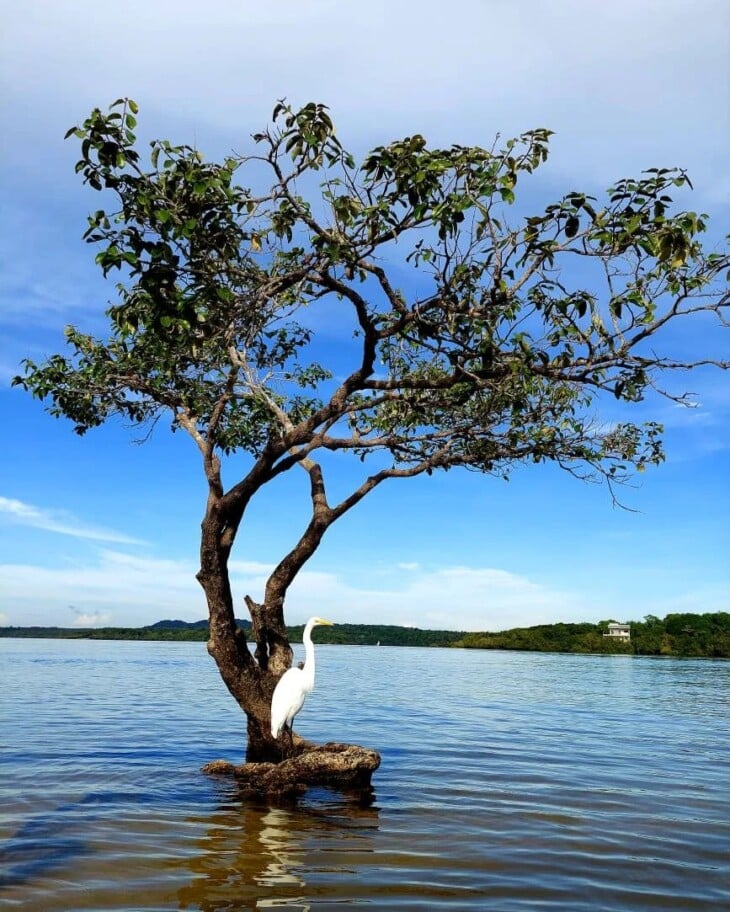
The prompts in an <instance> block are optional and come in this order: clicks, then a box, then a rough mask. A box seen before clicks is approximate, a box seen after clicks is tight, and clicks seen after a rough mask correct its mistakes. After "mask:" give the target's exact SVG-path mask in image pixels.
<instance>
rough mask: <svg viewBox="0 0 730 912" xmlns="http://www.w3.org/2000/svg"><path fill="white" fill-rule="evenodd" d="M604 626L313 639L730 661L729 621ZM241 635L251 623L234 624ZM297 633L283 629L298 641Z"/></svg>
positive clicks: (21, 633) (117, 634) (196, 628)
mask: <svg viewBox="0 0 730 912" xmlns="http://www.w3.org/2000/svg"><path fill="white" fill-rule="evenodd" d="M608 624H609V621H608V620H606V621H600V622H599V623H597V624H592V623H581V624H560V623H558V624H540V625H537V626H534V627H515V628H513V629H510V630H502V631H499V632H496V633H490V632H484V633H465V632H464V631H450V630H423V629H420V628H418V627H399V626H395V625H391V624H337V625H335V626H334V627H327V628H322V630H318V632H317V640H318V642H319V643H322V644H336V645H343V646H376V645H382V646H456V647H461V648H466V649H516V650H525V651H532V652H576V653H617V654H627V655H664V656H707V657H713V658H730V613H728V612H724V611H721V612H715V613H708V614H686V613H685V614H668V615H667V616H666V617H665V618H664V619H661V618H658V617H656V616H654V615H646V616H645V617H644V619H643V621H632V622H631V638H630V639H628V640H622V639H619V638H617V637H608V636H605V634H606V633H607V632H608ZM239 626H240V627H241V628H242V629H243V630H247V629H248V628H250V622H248V621H239ZM302 631H303V626H302V625H297V626H292V627H289V628H287V634H288V636H289V638H290V640H292V641H293V642H297V641H301V637H302ZM0 636H5V637H45V638H59V639H92V640H163V641H165V640H167V641H193V642H195V641H198V642H204V641H205V640H207V639H208V623H207V621H195V622H187V621H177V620H163V621H158V622H157V623H155V624H151V625H148V626H146V627H96V628H87V629H82V628H66V627H0Z"/></svg>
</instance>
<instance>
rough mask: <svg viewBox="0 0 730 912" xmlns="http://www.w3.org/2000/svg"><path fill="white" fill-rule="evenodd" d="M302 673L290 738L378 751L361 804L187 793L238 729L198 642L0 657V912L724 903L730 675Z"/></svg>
mask: <svg viewBox="0 0 730 912" xmlns="http://www.w3.org/2000/svg"><path fill="white" fill-rule="evenodd" d="M396 659H397V661H396ZM318 670H319V680H318V688H317V691H316V692H315V694H314V695H313V697H312V699H311V700H310V701H308V702H307V706H306V708H305V710H304V711H303V712H302V714H301V716H300V717H299V719H300V725H299V728H300V731H301V733H302V734H303V735H304V736H306V737H310V738H313V739H315V740H327V739H332V740H356V741H359V742H361V743H364V744H368V745H372V746H374V747H377V748H378V749H379V750H381V752H382V754H383V764H382V766H381V768H380V770H379V771H378V772H377V774H376V776H375V779H374V785H375V804H374V805H373V806H371V807H361V806H360V805H359V804H358V803H357V802H356V801H354V800H352V799H351V798H349V797H348V796H343V795H340V794H338V793H335V792H329V791H327V790H324V789H322V790H317V791H313V792H310V793H309V794H308V795H307V797H306V799H305V800H303V801H302V802H301V803H299V804H297V805H291V806H281V807H271V806H268V805H266V804H257V803H255V802H252V801H251V800H247V799H243V798H242V797H241V796H240V795H239V794H238V793H237V791H236V789H235V786H234V785H233V784H232V783H228V782H225V781H223V782H221V781H219V780H216V779H209V778H207V777H205V776H202V775H201V774H200V773H199V768H200V766H202V764H203V763H205V762H207V761H209V760H212V759H216V758H218V757H225V758H227V759H231V760H237V759H241V757H242V753H243V749H244V731H243V728H244V726H243V720H242V718H241V716H240V713H239V712H238V710H237V709H236V707H235V706H234V705H233V702H232V701H231V700H230V699H229V698H228V696H227V694H226V693H225V691H224V688H223V687H222V685H221V684H220V682H219V680H218V678H217V672H216V671H215V667H214V665H213V663H212V662H211V661H210V659H209V658H208V656H207V654H206V653H205V649H204V646H202V645H201V644H168V643H101V642H88V641H87V642H83V641H81V642H78V641H77V642H63V641H38V640H36V641H22V640H15V641H13V640H0V701H1V710H2V711H1V713H0V726H1V728H0V857H1V858H2V868H1V869H0V876H1V878H2V879H1V880H0V906H2V907H3V908H5V907H7V908H8V909H33V910H35V909H42V910H49V912H53V910H82V909H96V910H100V909H105V910H106V909H150V910H152V909H189V910H192V909H201V910H231V912H233V910H239V909H241V910H247V909H272V908H286V909H301V910H304V909H325V908H326V909H327V910H328V912H329V910H333V909H347V908H350V907H352V906H357V905H367V906H369V907H370V908H371V909H385V910H388V909H398V910H400V909H417V910H423V909H432V908H433V909H455V910H469V909H474V910H477V909H484V908H488V909H494V910H498V912H512V910H516V912H517V910H519V912H524V910H528V909H529V910H565V912H582V910H585V912H588V910H590V912H596V910H612V912H613V910H616V912H629V910H631V912H634V910H644V909H647V910H649V909H651V910H669V909H677V910H682V912H692V910H708V912H709V910H713V912H714V910H718V909H720V908H723V907H728V906H730V891H729V888H728V885H729V884H730V866H729V865H728V851H727V849H728V846H729V845H730V824H729V822H728V821H730V776H729V773H728V770H729V769H730V736H729V734H728V725H727V719H728V704H729V703H730V663H728V662H721V661H720V662H713V661H695V660H692V661H678V660H652V659H635V658H629V657H591V656H550V655H535V654H533V655H530V654H518V653H499V652H468V653H463V652H460V651H456V650H418V649H414V650H397V651H396V650H393V649H389V648H385V647H381V648H380V649H373V648H370V649H368V648H354V647H353V648H345V647H321V661H320V663H319V669H318Z"/></svg>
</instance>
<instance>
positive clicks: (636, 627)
mask: <svg viewBox="0 0 730 912" xmlns="http://www.w3.org/2000/svg"><path fill="white" fill-rule="evenodd" d="M609 623H610V621H608V620H606V621H600V622H599V623H598V624H588V623H586V624H540V625H538V626H535V627H516V628H514V629H512V630H503V631H500V632H498V633H468V634H466V635H465V636H464V637H462V638H461V639H459V640H458V641H456V642H455V643H453V645H454V646H462V647H465V648H467V649H524V650H529V651H534V652H583V653H589V652H590V653H618V654H626V655H664V656H708V657H713V658H730V613H728V612H725V611H720V612H715V613H709V614H668V615H667V616H666V617H665V618H664V619H663V620H662V619H661V618H658V617H656V616H655V615H651V614H648V615H646V616H645V617H644V620H643V621H631V637H630V639H620V638H618V637H610V636H606V635H605V634H607V633H608V625H609Z"/></svg>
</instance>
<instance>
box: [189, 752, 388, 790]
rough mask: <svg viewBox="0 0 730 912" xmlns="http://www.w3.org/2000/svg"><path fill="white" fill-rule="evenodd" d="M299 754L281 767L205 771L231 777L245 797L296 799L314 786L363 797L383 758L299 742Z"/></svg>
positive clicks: (228, 766)
mask: <svg viewBox="0 0 730 912" xmlns="http://www.w3.org/2000/svg"><path fill="white" fill-rule="evenodd" d="M295 750H296V754H295V755H294V756H293V757H290V758H289V759H286V760H282V761H281V763H244V764H241V765H239V766H236V764H234V763H229V762H228V761H227V760H214V761H213V762H212V763H206V764H205V766H204V767H203V768H202V771H203V772H204V773H207V774H209V775H212V776H232V777H233V778H234V779H235V780H236V782H237V784H238V785H239V787H240V788H241V789H242V791H243V792H244V793H245V794H250V795H258V796H262V795H266V796H268V797H287V798H295V797H297V796H299V795H303V794H304V793H305V792H306V790H307V788H308V787H309V786H311V785H325V786H329V787H333V788H337V789H343V790H346V791H349V790H354V791H357V792H360V793H362V794H367V793H369V792H370V791H371V788H370V779H371V777H372V775H373V773H374V772H375V770H376V769H377V768H378V767H379V766H380V754H379V753H378V752H377V751H374V750H370V749H369V748H367V747H358V746H357V745H354V744H339V743H337V742H330V743H328V744H321V745H316V744H311V743H310V742H304V741H301V740H299V739H297V742H296V744H295Z"/></svg>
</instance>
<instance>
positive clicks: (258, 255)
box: [15, 99, 730, 712]
mask: <svg viewBox="0 0 730 912" xmlns="http://www.w3.org/2000/svg"><path fill="white" fill-rule="evenodd" d="M137 113H138V111H137V106H136V104H135V103H134V102H133V101H131V100H128V99H120V100H118V101H117V102H115V103H114V104H113V105H112V106H111V107H110V109H109V110H108V111H106V112H102V111H101V110H99V109H96V110H94V111H93V112H92V113H91V115H90V116H89V117H88V118H87V119H86V121H85V122H84V123H83V124H82V125H81V126H79V127H76V128H73V129H72V130H70V131H69V134H68V135H69V136H74V137H76V138H77V139H78V140H80V144H81V157H80V159H79V161H78V164H77V165H76V170H77V172H79V173H80V174H81V176H82V178H83V180H84V182H85V183H87V184H88V185H89V186H90V187H92V188H94V189H95V190H98V191H101V192H102V194H103V196H104V199H105V200H109V201H110V202H109V204H108V205H107V206H106V208H103V209H99V210H98V211H96V212H94V213H93V214H92V215H91V216H90V217H89V224H88V229H87V231H86V234H85V238H86V240H87V241H89V242H90V243H92V244H95V245H97V246H98V249H99V252H98V254H97V256H96V262H97V263H98V265H99V266H100V267H101V269H102V271H103V273H104V275H105V276H106V275H118V276H119V278H120V281H119V284H118V285H117V297H116V300H115V302H114V303H113V305H112V306H111V307H110V308H109V310H108V317H109V330H110V334H109V337H108V338H106V339H97V338H94V337H92V336H91V335H88V334H86V333H84V332H82V331H81V330H79V329H77V328H75V327H69V328H67V330H66V336H67V342H68V346H69V351H70V353H69V354H66V355H62V354H57V355H53V356H52V357H50V358H49V359H48V360H47V361H46V362H45V363H43V364H36V363H33V362H32V361H26V362H25V373H24V375H23V376H22V377H18V378H16V381H15V382H16V383H19V384H21V385H22V386H24V387H25V388H26V389H28V390H30V391H31V392H32V393H33V394H34V395H36V396H38V397H40V398H42V399H45V400H47V401H48V403H49V405H48V408H49V411H50V412H51V414H54V415H63V416H66V417H67V418H69V419H70V420H71V421H72V422H73V423H74V427H75V429H76V431H77V432H78V433H85V432H86V431H88V430H89V429H90V428H93V427H95V426H97V425H99V424H101V423H102V422H104V421H106V420H107V419H109V418H110V417H112V416H122V417H123V418H125V419H126V420H127V421H130V422H132V423H133V424H146V423H149V422H154V421H156V420H157V419H158V418H159V417H160V416H161V415H167V416H168V418H169V419H170V421H171V424H172V427H173V429H176V430H177V429H182V430H184V431H185V432H187V433H188V434H189V435H190V436H191V437H192V438H193V440H194V441H195V443H196V445H197V446H198V448H199V450H200V454H201V457H202V463H203V468H204V471H205V475H206V478H207V482H208V487H209V498H208V506H207V510H206V517H205V520H204V523H203V536H202V548H201V571H200V574H199V579H200V581H201V583H202V585H203V587H204V589H205V591H206V595H207V598H208V604H209V609H210V612H211V646H210V648H211V652H212V653H213V655H214V656H215V657H216V659H217V660H218V664H219V667H220V668H221V672H222V674H223V677H224V679H225V680H226V683H227V684H228V686H229V688H230V689H231V690H232V692H233V693H234V695H235V694H238V698H239V702H242V705H245V706H248V705H249V704H247V703H246V700H245V699H244V698H243V697H241V696H240V694H241V693H243V689H245V688H243V685H242V684H241V680H243V679H245V678H246V675H247V674H253V673H254V671H255V672H256V673H257V674H258V673H259V672H261V673H263V674H264V675H270V676H271V677H270V678H267V681H268V682H269V683H268V684H267V685H266V686H267V687H269V689H270V686H271V681H273V680H275V678H276V677H277V676H278V675H279V674H280V673H281V671H282V670H283V669H284V668H285V667H287V665H288V664H289V663H290V662H291V651H290V649H289V646H288V642H287V640H286V635H285V631H284V621H283V602H284V597H285V595H286V591H287V589H288V587H289V585H290V584H291V582H292V580H293V579H294V577H295V576H296V574H297V573H298V571H299V570H300V569H301V567H302V566H303V564H304V563H305V562H306V560H308V558H309V557H311V555H312V554H313V553H314V551H315V550H316V548H317V547H318V545H319V543H320V541H321V539H322V536H323V535H324V532H325V531H326V530H327V529H328V528H329V527H330V526H331V525H332V523H333V522H334V521H336V520H337V519H338V518H339V517H340V516H342V515H343V514H344V513H346V512H347V511H348V510H350V509H351V508H352V507H354V506H355V505H356V504H357V503H359V502H360V500H362V498H363V497H365V496H366V495H367V494H368V493H369V492H370V491H372V490H373V489H374V488H376V487H377V486H379V485H380V484H381V483H383V482H384V481H386V480H389V479H393V478H403V477H413V476H417V475H421V474H423V473H429V474H430V473H432V472H434V471H436V470H439V469H441V470H448V469H452V468H456V467H463V468H467V469H471V470H475V471H478V472H482V473H486V474H491V475H496V476H502V477H506V476H508V475H509V473H510V471H511V469H512V468H513V467H514V466H515V465H517V464H520V463H525V462H528V463H542V462H548V461H549V462H553V463H556V464H557V465H559V466H561V467H562V468H564V469H566V470H567V471H569V472H571V473H574V474H577V475H579V476H581V477H598V478H604V479H606V480H607V481H608V482H609V484H610V485H613V483H614V482H620V481H621V480H624V479H625V478H627V477H628V476H629V475H630V474H631V472H632V471H633V470H639V471H641V470H643V469H644V467H645V466H647V465H649V464H655V463H658V462H660V461H661V459H662V458H663V452H662V444H661V430H662V429H661V427H660V426H659V425H658V424H657V423H656V422H653V421H649V422H647V423H644V424H637V423H632V422H617V421H613V420H611V421H607V420H603V418H602V417H601V414H600V406H601V403H602V402H603V401H605V397H606V396H608V397H610V398H611V399H613V398H615V399H616V400H618V401H620V402H623V403H637V402H639V401H641V400H642V399H643V398H644V397H645V395H646V394H647V393H648V392H650V391H652V390H653V391H658V392H663V393H664V394H666V395H672V396H673V397H676V394H674V393H670V392H669V390H668V389H667V388H666V387H665V386H664V385H663V381H662V375H663V374H666V373H667V372H672V371H676V370H680V369H686V368H690V367H696V366H699V365H702V364H714V365H716V366H718V367H724V368H727V367H728V362H724V361H721V360H717V359H713V358H712V357H710V356H709V355H708V356H707V357H704V356H700V357H697V358H685V357H684V356H683V355H681V353H680V354H679V355H677V354H673V349H672V348H671V346H670V345H668V344H667V339H669V338H670V332H669V331H670V329H671V327H672V326H673V325H674V324H676V323H678V322H680V321H684V320H688V319H697V318H699V317H701V315H702V314H705V315H707V314H709V315H711V316H714V317H716V318H718V320H719V323H718V325H719V324H721V323H723V322H725V318H726V314H727V308H728V305H729V303H730V301H729V299H728V292H727V283H726V278H725V275H726V272H727V269H728V266H729V265H730V260H729V258H728V253H727V251H726V250H723V251H716V252H713V253H707V252H706V251H705V249H704V248H703V246H702V244H701V240H700V236H701V235H702V233H703V232H704V231H705V228H706V216H704V215H703V214H700V213H696V212H691V211H684V210H677V209H676V207H675V206H674V205H673V201H672V196H671V193H672V191H673V190H675V189H677V188H679V189H682V188H684V187H686V186H688V185H689V178H688V177H687V175H686V174H685V173H684V172H683V171H682V170H677V169H666V168H654V169H650V170H649V171H647V172H644V173H643V174H642V175H641V176H640V177H639V178H636V179H624V180H620V181H618V182H617V183H616V184H615V185H614V186H613V187H611V188H610V189H609V190H608V193H607V194H606V195H605V198H601V199H600V200H599V199H597V198H594V197H593V196H590V195H588V194H586V193H583V192H579V191H577V190H575V191H570V192H568V193H566V194H565V195H564V196H563V197H562V198H561V199H559V200H558V201H557V202H555V203H552V204H550V205H548V206H547V207H545V208H544V210H542V211H540V212H538V213H536V214H534V215H530V216H524V215H517V214H515V213H516V211H517V210H516V209H514V208H512V207H514V205H515V202H516V200H517V192H518V189H519V186H518V185H519V184H520V182H521V181H522V180H523V179H524V178H525V177H526V176H527V175H529V174H531V173H532V172H534V171H535V170H536V169H537V168H539V167H540V166H542V164H543V163H544V162H545V161H546V159H547V157H548V146H549V139H550V135H551V134H550V131H549V130H545V129H536V130H532V131H529V132H527V133H525V134H523V135H522V136H519V137H517V138H515V139H511V140H509V141H507V142H505V143H504V144H503V145H502V146H500V145H499V144H495V145H493V146H492V147H490V148H482V147H477V146H461V145H452V146H450V147H449V148H432V147H430V146H429V145H428V143H427V142H426V140H425V139H424V138H423V137H422V136H420V135H415V136H409V137H406V138H404V139H401V140H398V141H395V142H392V143H390V144H388V145H384V146H379V147H377V148H375V149H373V150H372V151H370V152H369V153H368V154H366V155H365V156H364V157H363V158H362V159H361V160H360V161H356V160H355V158H354V157H353V155H352V154H350V153H349V152H348V151H347V150H346V149H345V148H344V147H343V145H342V144H341V142H340V140H339V138H338V136H337V134H336V132H335V128H334V126H333V123H332V120H331V118H330V115H329V112H328V109H327V108H326V107H325V106H324V105H322V104H314V103H310V104H307V105H305V106H304V107H302V108H301V109H299V110H295V109H293V108H292V107H290V106H289V105H287V104H286V103H285V102H280V103H278V104H277V105H276V107H275V108H274V111H273V116H272V119H271V122H270V124H269V125H268V127H267V128H266V129H264V130H263V131H262V132H260V133H258V134H255V135H254V137H253V143H254V144H253V147H252V150H251V151H250V152H247V153H245V154H233V153H232V154H231V155H229V156H228V157H226V158H224V159H223V160H222V161H221V162H218V163H216V162H209V161H206V160H205V158H204V157H203V155H202V154H201V153H200V152H199V151H198V150H197V149H196V148H194V147H192V146H189V145H173V144H171V143H170V142H168V141H165V140H155V141H154V142H152V143H151V148H150V151H149V156H144V155H143V154H142V151H141V150H140V148H139V146H138V142H137V137H136V127H137ZM318 311H321V312H322V313H324V314H325V315H329V316H330V317H332V316H334V317H336V319H337V320H338V321H339V322H341V321H348V322H347V325H348V326H349V332H351V334H352V338H351V339H349V338H348V339H343V343H342V346H341V348H340V349H339V350H338V351H337V352H336V353H335V352H334V351H331V352H329V353H326V352H325V353H323V350H322V346H317V337H316V333H315V332H314V330H313V325H314V320H313V315H314V314H316V313H317V312H318ZM323 354H329V355H330V356H331V357H328V358H323ZM347 360H349V366H347V367H346V368H344V369H343V367H342V363H343V362H344V361H347ZM676 398H681V397H676ZM238 452H245V453H247V454H248V455H249V457H250V460H249V462H248V464H247V465H246V467H245V470H244V471H242V472H239V474H238V475H237V476H236V477H235V478H234V479H233V480H232V481H230V482H228V483H227V484H226V483H224V479H223V477H222V474H221V465H222V458H223V457H224V456H225V455H226V454H230V453H238ZM328 452H335V453H350V454H352V456H354V457H355V458H359V459H360V460H362V461H363V462H365V463H366V464H367V465H366V467H365V470H364V471H363V476H362V480H361V482H360V483H359V484H358V485H357V486H356V487H354V488H353V489H352V490H351V491H350V492H349V493H348V494H347V495H346V496H344V497H343V498H342V499H341V500H339V501H337V502H331V500H330V497H329V496H328V488H327V485H326V479H325V473H324V472H323V469H322V460H321V458H320V457H321V455H322V454H325V453H328ZM237 465H239V466H240V463H237ZM368 465H372V466H373V467H372V469H370V470H369V472H368V468H367V466H368ZM299 468H301V469H304V470H305V472H306V473H307V475H308V476H309V491H310V496H311V512H310V513H309V515H308V516H306V517H304V518H303V522H302V526H301V529H300V531H299V533H298V538H297V539H296V540H295V541H294V542H293V545H292V548H291V550H290V551H289V552H288V553H287V554H286V555H284V556H283V557H282V559H281V561H280V562H279V564H278V565H277V566H276V569H275V570H274V572H273V573H272V575H271V577H270V578H269V581H268V583H267V586H266V591H265V593H264V594H263V602H262V603H260V604H259V603H257V602H254V601H253V600H252V599H250V598H249V599H248V600H247V601H248V605H249V608H250V610H251V613H252V618H253V631H252V637H253V639H254V640H255V642H256V652H255V655H251V653H250V652H249V650H248V647H247V645H246V644H245V642H244V641H242V638H241V635H240V634H236V628H235V623H234V621H233V597H232V593H231V591H230V584H229V581H228V574H227V560H228V555H229V553H230V549H231V547H232V545H233V541H234V539H235V536H236V533H237V531H238V528H239V525H240V523H241V521H242V519H243V516H244V514H245V510H246V507H247V506H248V504H249V502H250V500H251V498H252V497H253V496H254V495H255V494H257V493H258V492H259V491H261V490H262V489H263V488H264V487H265V486H266V485H267V484H268V483H269V482H271V481H272V480H273V479H274V478H276V477H277V476H279V475H281V474H282V473H283V472H286V471H289V470H290V469H299ZM303 477H304V476H303ZM225 668H228V671H225V670H224V669H225ZM234 668H235V669H238V670H237V671H235V672H234V671H233V670H232V669H234ZM256 680H258V681H259V683H260V680H259V678H257V679H256ZM242 688H243V689H242ZM249 690H250V688H249ZM264 690H266V688H264ZM247 712H249V709H248V708H247Z"/></svg>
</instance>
